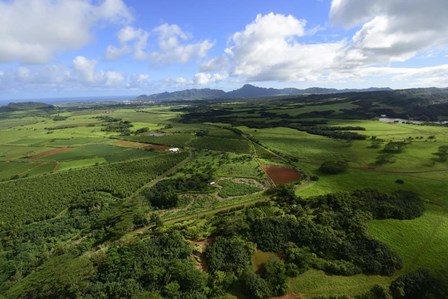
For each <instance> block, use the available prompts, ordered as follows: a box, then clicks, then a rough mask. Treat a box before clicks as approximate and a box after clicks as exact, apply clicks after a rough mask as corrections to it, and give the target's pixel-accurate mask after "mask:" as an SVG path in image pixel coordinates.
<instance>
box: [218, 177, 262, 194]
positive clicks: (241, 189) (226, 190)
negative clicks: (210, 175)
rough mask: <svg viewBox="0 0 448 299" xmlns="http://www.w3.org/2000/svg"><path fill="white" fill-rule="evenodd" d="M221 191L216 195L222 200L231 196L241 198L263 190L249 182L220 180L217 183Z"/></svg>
mask: <svg viewBox="0 0 448 299" xmlns="http://www.w3.org/2000/svg"><path fill="white" fill-rule="evenodd" d="M219 185H220V186H221V189H220V190H219V192H218V195H219V196H221V197H224V198H227V197H232V196H243V195H247V194H251V193H255V192H259V191H261V190H263V189H262V188H260V187H259V186H258V185H254V184H250V183H249V182H236V181H235V180H229V179H222V180H220V181H219Z"/></svg>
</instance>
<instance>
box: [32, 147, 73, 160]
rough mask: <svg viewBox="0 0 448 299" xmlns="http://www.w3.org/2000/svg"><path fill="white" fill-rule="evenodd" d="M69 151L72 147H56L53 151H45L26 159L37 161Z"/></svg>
mask: <svg viewBox="0 0 448 299" xmlns="http://www.w3.org/2000/svg"><path fill="white" fill-rule="evenodd" d="M71 149H73V147H58V148H55V149H52V150H49V151H46V152H43V153H40V154H37V155H34V156H31V157H28V159H30V160H34V159H39V158H43V157H47V156H51V155H54V154H59V153H62V152H65V151H68V150H71Z"/></svg>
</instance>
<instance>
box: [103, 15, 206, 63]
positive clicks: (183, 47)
mask: <svg viewBox="0 0 448 299" xmlns="http://www.w3.org/2000/svg"><path fill="white" fill-rule="evenodd" d="M149 37H153V39H154V40H151V41H148V39H149ZM117 38H118V41H119V43H120V46H119V47H116V46H113V45H109V46H108V47H107V49H106V58H107V59H116V58H119V57H120V56H123V55H125V54H129V53H133V56H134V58H136V59H146V60H150V61H151V62H152V63H154V64H173V63H187V62H189V61H191V60H193V59H195V58H203V57H204V56H205V55H206V54H207V52H208V50H210V49H211V48H212V47H213V45H214V43H213V42H212V41H210V40H203V41H199V42H191V40H192V38H193V37H192V35H191V34H190V33H188V32H185V31H184V30H182V28H180V27H179V26H178V25H176V24H166V23H165V24H162V25H160V26H158V27H156V28H154V29H153V30H152V31H151V32H147V31H145V30H143V29H141V28H134V27H131V26H126V27H124V28H122V29H121V30H120V31H119V32H118V34H117ZM148 43H150V45H152V46H153V48H154V46H155V47H156V48H158V49H157V50H155V51H147V50H146V48H147V46H148Z"/></svg>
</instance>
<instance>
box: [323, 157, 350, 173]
mask: <svg viewBox="0 0 448 299" xmlns="http://www.w3.org/2000/svg"><path fill="white" fill-rule="evenodd" d="M347 168H348V163H347V161H342V160H338V161H325V162H324V163H322V164H321V165H320V167H319V171H320V172H322V173H325V174H338V173H343V172H345V171H346V170H347Z"/></svg>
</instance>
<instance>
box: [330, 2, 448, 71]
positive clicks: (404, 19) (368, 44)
mask: <svg viewBox="0 0 448 299" xmlns="http://www.w3.org/2000/svg"><path fill="white" fill-rule="evenodd" d="M447 15H448V1H446V0H426V1H421V0H407V1H406V2H403V1H402V0H365V1H359V0H333V2H332V5H331V12H330V17H331V20H332V22H333V23H335V24H339V25H343V26H345V27H349V28H351V27H354V26H356V25H360V26H361V29H359V30H358V31H357V32H356V34H355V35H354V36H353V39H352V43H351V44H350V45H349V46H348V47H347V49H346V51H345V52H342V53H341V56H344V55H350V56H351V58H352V63H354V64H356V63H357V64H367V63H387V62H391V61H406V60H408V59H409V58H411V57H413V56H414V55H416V54H417V53H418V52H419V51H423V50H427V49H430V48H433V47H438V46H446V45H448V22H447V21H446V16H447Z"/></svg>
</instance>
